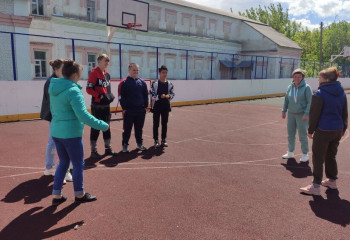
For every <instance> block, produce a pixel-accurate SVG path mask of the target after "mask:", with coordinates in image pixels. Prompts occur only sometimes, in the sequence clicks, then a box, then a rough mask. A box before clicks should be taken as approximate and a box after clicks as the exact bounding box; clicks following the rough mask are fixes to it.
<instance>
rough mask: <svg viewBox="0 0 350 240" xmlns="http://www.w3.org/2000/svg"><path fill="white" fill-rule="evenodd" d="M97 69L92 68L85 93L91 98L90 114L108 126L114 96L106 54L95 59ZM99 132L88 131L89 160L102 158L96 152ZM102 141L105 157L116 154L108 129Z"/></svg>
mask: <svg viewBox="0 0 350 240" xmlns="http://www.w3.org/2000/svg"><path fill="white" fill-rule="evenodd" d="M97 63H98V65H97V67H94V68H93V69H92V70H91V72H90V74H89V80H88V83H87V86H86V92H87V93H88V94H90V95H91V96H92V99H91V113H92V115H93V116H94V117H96V118H97V119H100V120H103V121H105V122H107V123H108V124H109V122H110V119H111V112H110V103H111V102H113V100H114V96H113V94H112V92H111V81H110V78H111V77H110V75H109V74H108V73H107V71H106V68H107V66H108V64H109V57H108V55H107V54H100V55H99V56H98V58H97ZM99 133H100V131H99V130H97V129H94V128H91V131H90V145H91V158H102V157H103V155H100V154H99V153H98V152H97V139H98V136H99ZM103 140H104V144H105V154H104V155H105V156H107V155H111V156H114V155H115V154H116V153H115V152H113V150H112V148H111V130H110V129H108V130H107V131H106V132H103Z"/></svg>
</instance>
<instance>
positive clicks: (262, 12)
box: [238, 3, 302, 38]
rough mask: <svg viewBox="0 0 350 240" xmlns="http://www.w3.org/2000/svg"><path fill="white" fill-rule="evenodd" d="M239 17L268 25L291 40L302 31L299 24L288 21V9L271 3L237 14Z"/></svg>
mask: <svg viewBox="0 0 350 240" xmlns="http://www.w3.org/2000/svg"><path fill="white" fill-rule="evenodd" d="M238 14H239V15H241V16H244V17H247V18H250V19H253V20H257V21H260V22H262V23H265V24H268V25H269V26H271V27H272V28H273V29H275V30H276V31H278V32H280V33H282V34H284V35H285V36H287V37H289V38H292V37H294V36H295V34H296V33H298V32H299V31H301V30H302V27H301V24H300V23H297V22H295V21H291V20H290V19H289V14H288V9H287V10H284V9H283V7H282V5H281V3H277V5H275V4H273V3H271V4H270V5H269V6H267V7H266V6H264V7H263V8H262V7H261V6H260V5H259V7H258V8H255V9H254V8H250V9H248V10H246V11H245V12H238Z"/></svg>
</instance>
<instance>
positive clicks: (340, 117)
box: [308, 81, 348, 134]
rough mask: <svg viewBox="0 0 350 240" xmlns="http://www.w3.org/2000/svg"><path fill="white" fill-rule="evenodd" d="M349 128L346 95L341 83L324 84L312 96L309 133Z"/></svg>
mask: <svg viewBox="0 0 350 240" xmlns="http://www.w3.org/2000/svg"><path fill="white" fill-rule="evenodd" d="M347 126H348V107H347V99H346V94H345V92H344V89H343V87H342V86H341V84H340V82H338V81H333V82H326V83H322V84H321V85H320V87H319V88H318V90H317V91H316V92H315V93H314V95H313V96H312V103H311V108H310V121H309V129H308V133H310V134H312V133H314V131H315V130H316V129H317V128H319V129H320V130H326V131H329V130H343V131H345V130H346V129H347Z"/></svg>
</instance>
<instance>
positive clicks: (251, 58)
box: [250, 56, 253, 79]
mask: <svg viewBox="0 0 350 240" xmlns="http://www.w3.org/2000/svg"><path fill="white" fill-rule="evenodd" d="M250 66H253V56H251V57H250ZM251 68H252V70H253V67H251ZM252 70H250V79H252Z"/></svg>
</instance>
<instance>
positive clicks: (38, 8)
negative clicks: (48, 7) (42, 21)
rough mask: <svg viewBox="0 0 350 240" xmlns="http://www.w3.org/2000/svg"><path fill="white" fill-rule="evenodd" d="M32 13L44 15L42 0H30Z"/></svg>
mask: <svg viewBox="0 0 350 240" xmlns="http://www.w3.org/2000/svg"><path fill="white" fill-rule="evenodd" d="M32 14H33V15H41V16H44V0H32Z"/></svg>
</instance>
